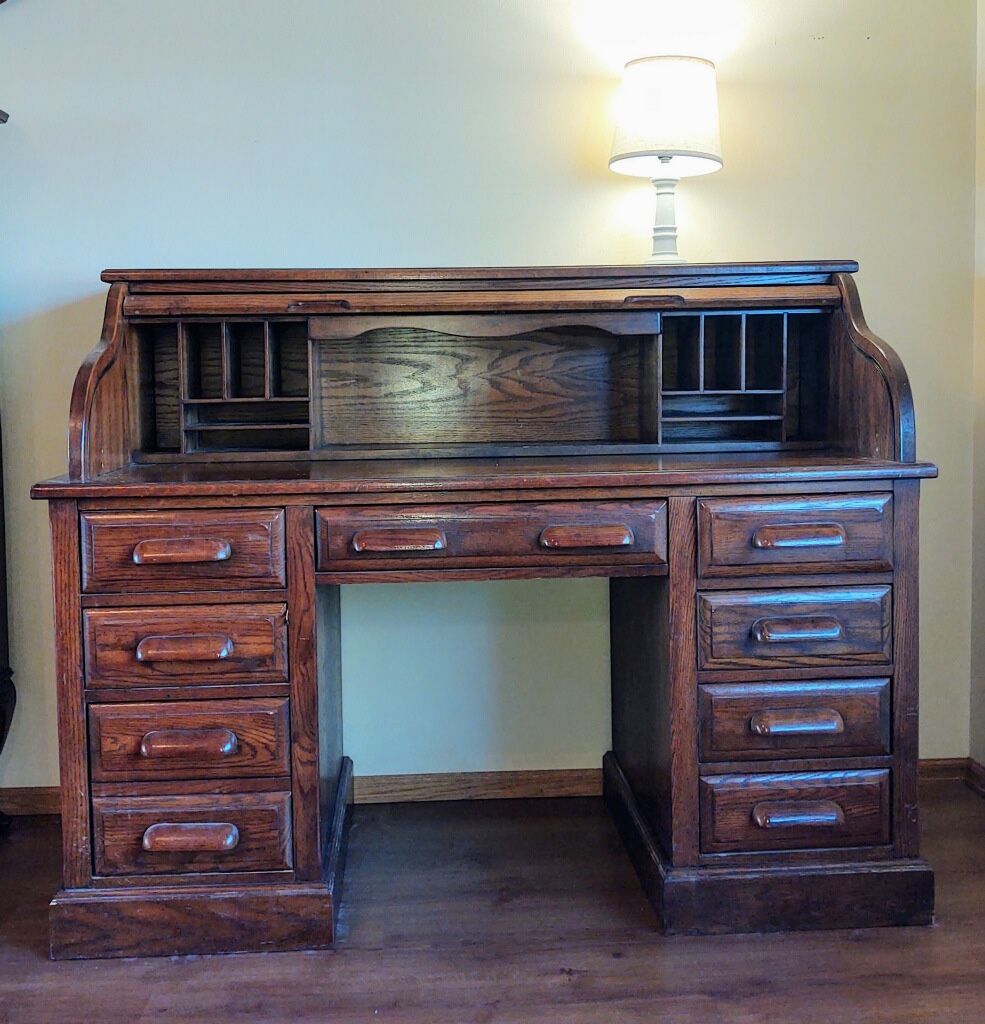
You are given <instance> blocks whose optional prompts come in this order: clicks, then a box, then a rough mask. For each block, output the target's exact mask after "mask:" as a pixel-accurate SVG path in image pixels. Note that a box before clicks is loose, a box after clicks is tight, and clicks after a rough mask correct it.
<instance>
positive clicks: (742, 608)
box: [698, 586, 892, 670]
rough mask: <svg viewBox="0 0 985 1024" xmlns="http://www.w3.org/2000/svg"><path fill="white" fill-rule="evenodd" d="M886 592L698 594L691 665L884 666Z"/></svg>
mask: <svg viewBox="0 0 985 1024" xmlns="http://www.w3.org/2000/svg"><path fill="white" fill-rule="evenodd" d="M891 657H892V595H891V588H890V587H887V586H873V587H841V588H835V587H818V588H816V589H813V590H774V591H768V590H756V591H751V590H750V591H742V590H738V591H715V592H711V593H708V592H705V593H701V594H699V595H698V667H699V668H701V669H706V670H710V669H728V668H740V669H741V668H758V667H763V668H797V667H809V666H817V667H819V668H823V667H824V666H826V665H858V664H867V663H875V664H878V663H882V664H888V663H889V662H890V659H891Z"/></svg>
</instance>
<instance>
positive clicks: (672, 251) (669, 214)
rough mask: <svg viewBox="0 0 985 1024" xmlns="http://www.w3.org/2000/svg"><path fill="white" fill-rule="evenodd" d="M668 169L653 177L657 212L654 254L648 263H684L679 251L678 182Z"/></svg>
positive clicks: (654, 222)
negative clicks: (676, 200) (663, 173)
mask: <svg viewBox="0 0 985 1024" xmlns="http://www.w3.org/2000/svg"><path fill="white" fill-rule="evenodd" d="M679 180H680V179H679V178H677V177H673V176H672V175H671V174H670V172H669V171H668V172H667V174H665V175H661V176H660V177H659V178H651V179H650V181H651V183H652V184H653V187H654V189H655V190H656V193H657V213H656V217H655V218H654V221H653V254H652V255H651V256H650V258H649V259H648V260H647V263H683V262H684V260H682V259H681V257H680V255H679V254H678V252H677V216H676V211H675V193H676V190H677V182H678V181H679Z"/></svg>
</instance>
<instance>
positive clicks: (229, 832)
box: [141, 821, 239, 853]
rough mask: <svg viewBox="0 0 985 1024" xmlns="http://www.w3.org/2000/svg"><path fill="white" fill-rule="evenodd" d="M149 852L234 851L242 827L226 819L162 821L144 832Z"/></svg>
mask: <svg viewBox="0 0 985 1024" xmlns="http://www.w3.org/2000/svg"><path fill="white" fill-rule="evenodd" d="M141 845H142V846H143V848H144V849H145V850H146V851H147V852H148V853H231V852H232V851H233V850H235V849H236V847H237V846H238V845H239V829H238V828H237V827H236V826H235V825H233V824H231V823H229V822H225V821H189V822H167V821H162V822H160V823H159V824H157V825H151V827H150V828H149V829H147V831H146V832H144V838H143V842H142V844H141Z"/></svg>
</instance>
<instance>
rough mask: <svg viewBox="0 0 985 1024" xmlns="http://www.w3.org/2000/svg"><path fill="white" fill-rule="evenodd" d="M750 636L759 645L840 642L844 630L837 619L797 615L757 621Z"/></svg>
mask: <svg viewBox="0 0 985 1024" xmlns="http://www.w3.org/2000/svg"><path fill="white" fill-rule="evenodd" d="M750 635H751V636H752V638H753V640H755V641H756V642H757V643H760V644H792V643H806V642H820V641H830V640H841V639H842V637H843V636H844V635H845V629H844V627H843V626H842V624H841V623H840V622H839V621H838V620H837V619H832V618H828V617H827V616H823V615H798V616H793V617H791V618H789V619H757V620H756V621H755V622H754V623H753V624H752V629H751V630H750Z"/></svg>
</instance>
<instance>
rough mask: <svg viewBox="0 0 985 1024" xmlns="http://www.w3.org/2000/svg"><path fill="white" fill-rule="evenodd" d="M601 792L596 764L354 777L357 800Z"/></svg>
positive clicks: (379, 801) (383, 801)
mask: <svg viewBox="0 0 985 1024" xmlns="http://www.w3.org/2000/svg"><path fill="white" fill-rule="evenodd" d="M601 795H602V771H601V769H599V768H565V769H558V770H556V771H530V772H440V773H438V774H434V775H363V776H358V775H357V776H356V779H355V802H356V803H357V804H393V803H409V802H411V801H418V800H513V799H520V798H525V799H529V798H531V797H558V796H601Z"/></svg>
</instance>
